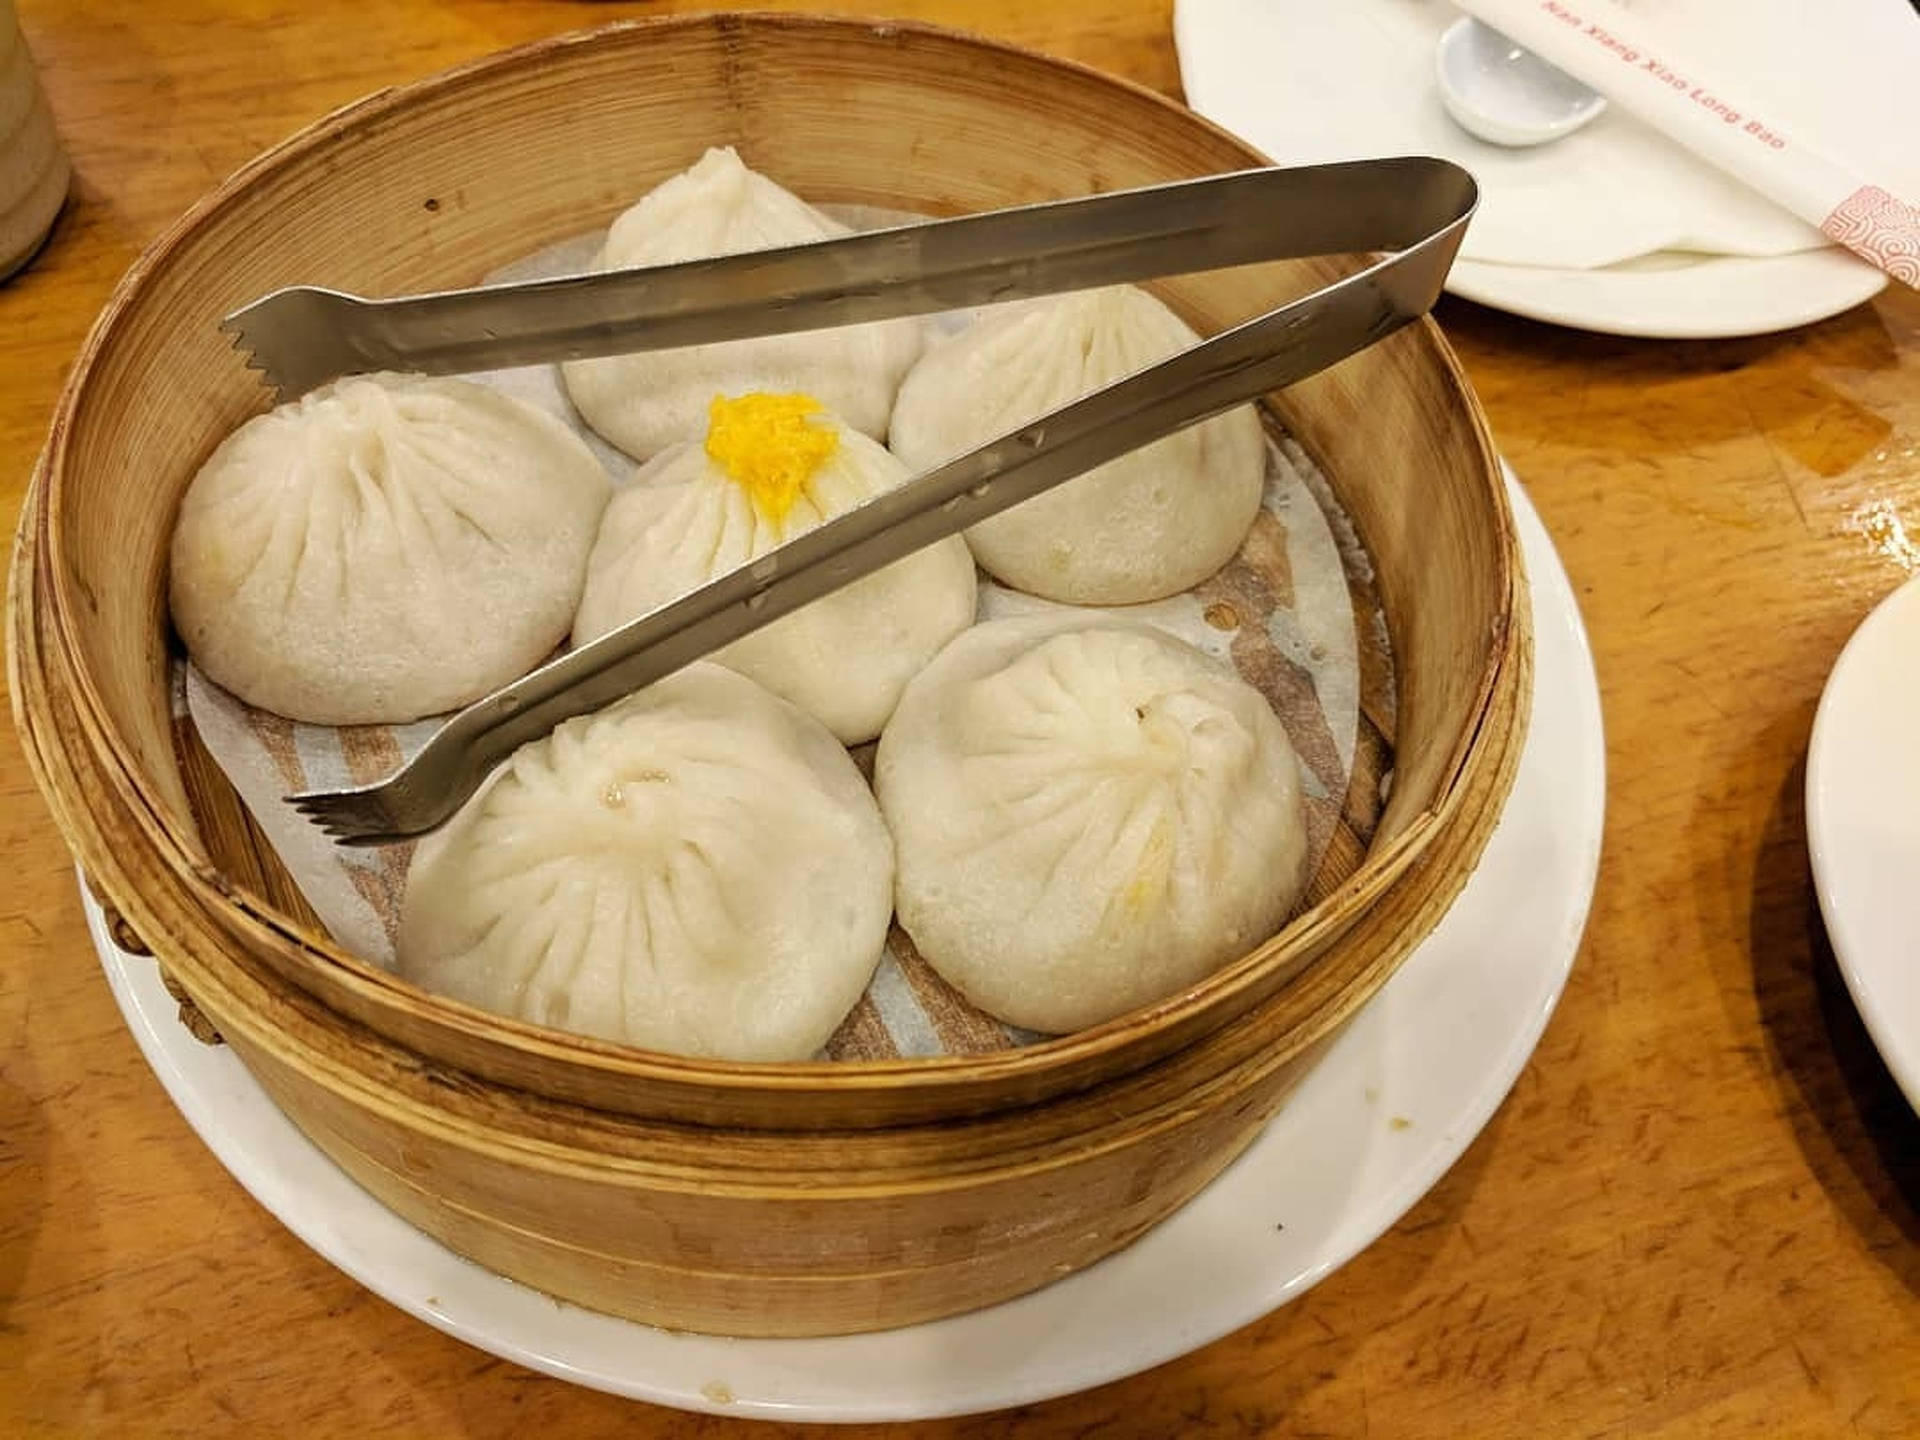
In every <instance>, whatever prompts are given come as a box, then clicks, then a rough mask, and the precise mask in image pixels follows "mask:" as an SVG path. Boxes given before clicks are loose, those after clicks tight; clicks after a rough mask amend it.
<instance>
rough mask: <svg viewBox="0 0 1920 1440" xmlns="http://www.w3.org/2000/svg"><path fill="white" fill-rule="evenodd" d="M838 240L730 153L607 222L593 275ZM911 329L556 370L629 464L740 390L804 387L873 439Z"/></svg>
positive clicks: (767, 339) (814, 215) (839, 231)
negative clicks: (716, 401) (723, 397)
mask: <svg viewBox="0 0 1920 1440" xmlns="http://www.w3.org/2000/svg"><path fill="white" fill-rule="evenodd" d="M847 233H848V230H847V227H846V226H845V225H842V224H840V223H839V222H838V221H836V220H832V219H829V218H828V217H827V216H825V215H823V214H821V213H820V212H819V211H818V210H816V209H814V208H813V206H811V205H809V204H807V202H806V201H804V200H802V199H800V198H799V197H798V196H797V195H793V194H791V193H790V192H788V191H786V190H783V189H782V188H781V187H780V186H778V185H776V184H775V183H774V182H773V181H771V180H769V179H767V177H766V176H764V175H760V174H757V173H756V172H754V171H752V170H749V169H748V168H747V167H746V166H745V165H744V164H742V163H741V161H740V157H739V156H738V155H736V154H735V153H734V152H733V151H732V150H731V149H726V150H709V151H708V152H707V153H706V156H705V157H704V158H703V159H702V160H701V161H700V163H699V164H697V165H695V166H694V167H693V168H692V169H690V170H687V171H685V172H684V173H682V174H679V175H676V176H674V177H673V178H672V179H671V180H668V181H666V182H665V183H664V184H662V185H660V186H659V187H658V188H656V189H654V190H651V191H649V192H648V193H647V194H646V195H645V196H643V197H642V198H641V200H640V202H639V203H638V204H636V205H635V206H634V207H633V208H632V209H630V210H628V211H627V212H626V213H625V214H624V215H622V216H621V217H620V218H619V219H618V220H616V221H614V222H613V229H612V230H611V231H610V232H609V233H608V235H607V239H606V244H605V245H604V246H603V247H602V248H601V251H600V254H599V257H598V259H597V260H596V262H595V268H596V269H600V270H612V269H618V268H621V267H625V266H642V265H670V264H674V263H676V262H678V261H682V260H704V259H707V258H709V257H711V256H715V255H732V254H736V253H739V252H741V251H747V250H773V249H778V248H780V247H781V246H785V245H801V244H805V243H807V242H809V241H814V240H826V239H831V238H832V237H834V236H836V235H845V234H847ZM920 344H921V327H920V322H919V321H917V320H911V319H903V320H884V321H879V322H877V323H874V324H869V325H847V326H841V327H839V328H837V329H830V330H813V331H806V332H802V333H800V334H796V335H769V336H760V337H755V338H753V339H750V340H727V341H722V342H719V343H717V344H713V345H690V346H684V347H682V348H679V349H674V350H656V351H650V352H646V353H642V354H637V355H616V356H610V357H608V358H605V359H599V360H575V361H571V362H569V363H567V364H566V365H564V366H562V367H561V369H562V373H563V374H564V375H565V377H566V383H567V391H568V393H569V394H570V395H571V396H572V397H573V403H574V407H575V408H576V409H578V410H579V412H580V414H581V417H582V418H583V419H585V420H586V422H587V424H589V425H591V426H592V427H593V428H594V429H595V430H597V431H599V432H600V434H602V435H604V436H605V437H606V438H607V439H609V440H611V441H612V442H613V443H614V444H616V445H618V446H619V447H620V448H621V449H622V450H625V451H626V452H627V453H628V454H629V455H632V456H634V457H635V458H636V459H641V460H644V459H646V458H648V457H649V456H651V455H653V454H655V453H656V452H658V451H660V450H663V449H665V448H666V447H667V446H669V445H671V444H673V443H674V442H676V441H679V440H686V439H690V438H692V437H694V436H697V435H698V434H700V432H701V429H702V428H703V425H704V422H705V420H706V411H707V402H708V401H709V400H711V399H712V398H713V397H714V396H715V395H716V394H722V395H737V394H739V393H741V392H742V391H745V390H782V391H784V390H805V391H809V392H811V393H812V394H815V395H818V396H819V397H820V398H821V399H822V400H823V401H824V402H825V403H826V405H827V408H828V409H830V410H832V411H833V412H834V413H835V414H837V415H839V416H840V417H841V418H842V419H843V420H845V421H846V423H847V424H849V425H851V426H852V427H853V428H854V429H856V430H859V431H861V432H863V433H864V434H867V435H871V436H873V437H874V438H875V439H884V438H885V437H886V433H887V418H888V416H889V415H891V414H892V413H893V397H894V392H895V391H897V390H898V389H899V388H900V379H901V377H902V376H903V375H905V374H906V373H907V368H908V367H909V366H910V365H912V364H913V362H914V360H915V358H916V357H917V356H918V355H919V354H920Z"/></svg>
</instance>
